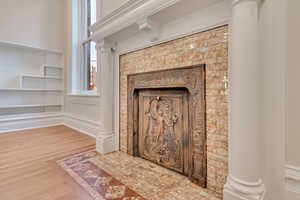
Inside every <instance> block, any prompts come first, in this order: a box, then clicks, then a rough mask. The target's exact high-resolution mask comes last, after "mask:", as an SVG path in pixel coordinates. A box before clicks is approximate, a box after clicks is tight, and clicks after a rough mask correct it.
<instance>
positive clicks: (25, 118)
mask: <svg viewBox="0 0 300 200" xmlns="http://www.w3.org/2000/svg"><path fill="white" fill-rule="evenodd" d="M62 122H63V113H36V114H24V115H12V116H1V118H0V134H2V133H9V132H13V131H22V130H27V129H34V128H44V127H50V126H57V125H61V124H62Z"/></svg>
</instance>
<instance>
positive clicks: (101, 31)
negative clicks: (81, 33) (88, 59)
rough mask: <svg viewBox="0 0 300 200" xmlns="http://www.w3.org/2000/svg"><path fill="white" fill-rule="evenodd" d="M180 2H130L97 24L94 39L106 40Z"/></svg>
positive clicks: (151, 0) (173, 0)
mask: <svg viewBox="0 0 300 200" xmlns="http://www.w3.org/2000/svg"><path fill="white" fill-rule="evenodd" d="M179 1H180V0H129V1H128V2H127V3H125V4H124V5H123V6H122V7H120V8H119V9H117V10H115V11H114V12H112V13H111V14H109V15H108V16H106V17H103V18H102V19H100V20H99V21H98V22H96V23H95V24H94V25H93V26H92V27H91V31H92V32H93V35H92V37H91V38H92V39H93V40H94V41H96V42H97V41H101V40H103V39H104V38H106V37H108V36H110V35H112V34H114V33H116V32H118V31H121V30H123V29H125V28H127V27H129V26H130V25H133V24H136V23H138V22H140V21H142V20H144V19H147V18H148V17H149V16H152V15H154V14H156V13H158V12H159V11H161V10H163V9H165V8H168V7H170V6H172V5H174V4H176V3H178V2H179Z"/></svg>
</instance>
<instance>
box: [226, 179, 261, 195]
mask: <svg viewBox="0 0 300 200" xmlns="http://www.w3.org/2000/svg"><path fill="white" fill-rule="evenodd" d="M223 196H224V197H223V198H224V200H263V199H264V196H265V186H264V184H263V183H262V181H258V182H255V183H252V182H245V181H242V180H239V179H237V178H234V177H233V176H231V175H229V176H228V178H227V183H226V184H225V186H224V194H223Z"/></svg>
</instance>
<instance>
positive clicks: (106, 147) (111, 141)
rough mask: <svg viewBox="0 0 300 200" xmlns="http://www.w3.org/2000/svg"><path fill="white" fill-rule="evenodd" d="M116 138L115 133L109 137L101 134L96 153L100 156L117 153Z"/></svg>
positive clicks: (97, 141) (98, 137) (98, 138)
mask: <svg viewBox="0 0 300 200" xmlns="http://www.w3.org/2000/svg"><path fill="white" fill-rule="evenodd" d="M116 149H117V148H116V137H115V134H114V133H113V132H110V134H109V135H108V134H107V132H106V134H101V133H99V134H98V136H97V139H96V151H97V152H98V153H100V154H108V153H111V152H114V151H116Z"/></svg>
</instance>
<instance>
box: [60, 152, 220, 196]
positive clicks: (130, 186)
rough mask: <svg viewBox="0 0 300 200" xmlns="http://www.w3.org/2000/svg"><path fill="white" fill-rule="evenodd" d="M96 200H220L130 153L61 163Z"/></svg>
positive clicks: (83, 155) (84, 156)
mask: <svg viewBox="0 0 300 200" xmlns="http://www.w3.org/2000/svg"><path fill="white" fill-rule="evenodd" d="M58 163H59V165H60V166H61V167H62V168H63V169H65V170H66V171H67V172H68V173H69V174H70V175H71V176H72V177H73V178H74V179H75V180H76V181H77V182H78V183H79V184H80V185H81V186H82V187H83V188H85V190H86V191H88V192H89V193H90V194H91V196H92V197H93V198H94V199H95V200H110V199H111V200H146V199H147V200H220V199H221V197H216V196H215V195H214V194H215V193H213V192H211V191H209V190H207V189H204V188H201V187H199V186H198V185H195V184H193V183H192V182H190V181H189V180H188V178H187V177H185V176H182V175H180V174H178V173H176V172H173V171H171V170H168V169H166V168H164V167H160V166H158V165H156V164H153V163H152V162H149V161H146V160H144V159H141V158H136V157H132V156H129V155H128V154H126V153H122V152H115V153H111V154H108V155H99V154H97V153H96V152H95V151H89V152H84V153H80V154H77V155H74V156H71V157H68V158H65V159H63V160H60V161H58Z"/></svg>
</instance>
